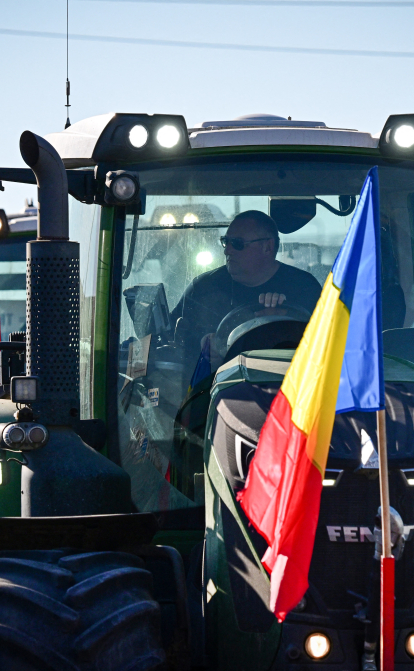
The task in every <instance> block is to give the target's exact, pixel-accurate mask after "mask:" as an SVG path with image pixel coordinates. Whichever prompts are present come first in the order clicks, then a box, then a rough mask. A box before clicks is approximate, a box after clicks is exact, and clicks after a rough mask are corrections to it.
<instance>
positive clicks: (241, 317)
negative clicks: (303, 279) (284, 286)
mask: <svg viewBox="0 0 414 671" xmlns="http://www.w3.org/2000/svg"><path fill="white" fill-rule="evenodd" d="M264 309H266V308H264V307H263V306H261V305H258V304H257V303H247V304H246V305H240V306H238V307H237V308H234V309H233V310H231V312H229V313H228V314H227V315H226V316H225V317H224V318H223V319H222V320H221V322H220V324H219V325H218V327H217V330H216V333H215V345H216V349H217V350H218V352H219V353H220V354H221V356H223V357H224V356H226V353H227V351H228V350H229V348H230V347H231V346H232V345H233V343H234V342H236V340H238V338H240V337H241V336H242V335H244V334H245V333H247V331H251V330H252V329H254V328H257V327H258V326H262V325H264V324H270V323H272V322H282V321H283V322H286V321H295V322H305V323H307V322H308V321H309V319H310V317H311V313H310V312H308V310H306V309H305V308H303V307H302V306H301V305H297V304H296V303H282V304H281V305H278V306H277V307H276V308H273V309H275V310H277V312H276V314H273V315H261V316H256V314H255V313H256V312H260V311H261V310H264Z"/></svg>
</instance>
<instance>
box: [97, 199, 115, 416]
mask: <svg viewBox="0 0 414 671" xmlns="http://www.w3.org/2000/svg"><path fill="white" fill-rule="evenodd" d="M113 237H114V208H113V207H103V208H101V224H100V233H99V250H98V268H97V281H96V303H95V333H94V353H93V355H94V363H93V416H94V417H95V418H97V419H103V420H104V421H106V386H107V354H108V337H109V318H110V315H109V310H110V290H111V275H112V248H113Z"/></svg>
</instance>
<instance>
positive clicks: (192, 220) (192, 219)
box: [183, 212, 200, 224]
mask: <svg viewBox="0 0 414 671" xmlns="http://www.w3.org/2000/svg"><path fill="white" fill-rule="evenodd" d="M199 221H200V220H199V218H198V217H197V215H196V214H193V213H192V212H187V214H186V215H184V219H183V224H198V223H199Z"/></svg>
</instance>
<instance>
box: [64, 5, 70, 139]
mask: <svg viewBox="0 0 414 671" xmlns="http://www.w3.org/2000/svg"><path fill="white" fill-rule="evenodd" d="M69 96H70V81H69V0H66V105H65V107H66V116H67V118H66V123H65V129H66V128H69V126H70V119H69V107H70V105H69Z"/></svg>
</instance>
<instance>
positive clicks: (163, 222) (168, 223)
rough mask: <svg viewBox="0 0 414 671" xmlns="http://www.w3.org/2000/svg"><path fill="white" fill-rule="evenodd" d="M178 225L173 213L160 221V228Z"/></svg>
mask: <svg viewBox="0 0 414 671" xmlns="http://www.w3.org/2000/svg"><path fill="white" fill-rule="evenodd" d="M176 223H177V220H176V218H175V217H174V215H173V214H171V212H166V213H165V214H163V215H162V217H161V219H160V226H174V225H175V224H176Z"/></svg>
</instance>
